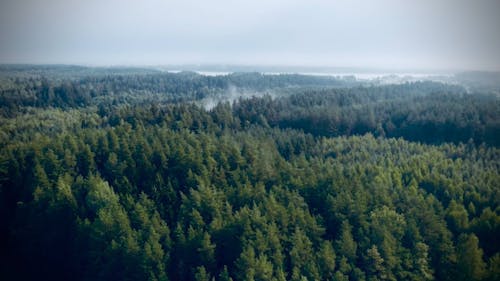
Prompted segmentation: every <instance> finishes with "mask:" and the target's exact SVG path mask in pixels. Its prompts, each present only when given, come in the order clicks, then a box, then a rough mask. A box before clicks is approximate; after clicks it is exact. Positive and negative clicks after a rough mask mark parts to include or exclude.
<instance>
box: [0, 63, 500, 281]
mask: <svg viewBox="0 0 500 281" xmlns="http://www.w3.org/2000/svg"><path fill="white" fill-rule="evenodd" d="M0 73H1V74H2V75H1V76H0V104H1V108H0V116H1V117H0V243H1V244H0V249H1V251H0V258H1V259H0V264H1V266H0V277H1V279H2V280H11V279H17V280H40V279H42V280H68V279H71V280H198V281H201V280H366V281H368V280H492V281H493V280H499V279H500V271H499V269H500V243H499V242H498V237H500V209H499V203H500V194H499V192H500V174H499V168H500V163H499V159H500V150H499V145H500V123H499V122H500V118H499V117H500V103H499V97H498V95H496V94H495V92H494V91H488V90H487V89H486V88H482V89H481V91H478V92H471V91H470V90H468V89H465V88H464V87H462V86H459V85H449V84H442V83H437V82H415V83H404V84H399V85H371V84H369V83H360V82H357V81H352V80H342V79H339V78H329V77H312V76H304V75H262V74H259V73H235V74H231V75H225V76H215V77H210V76H203V75H198V74H196V73H191V72H181V73H175V74H174V73H161V72H158V71H153V70H147V69H118V70H114V69H112V70H109V69H108V70H106V69H87V68H80V67H62V66H61V67H55V66H47V67H44V68H43V70H40V69H39V67H34V69H33V67H31V66H24V67H21V66H2V67H1V68H0ZM44 73H47V75H43V74H44ZM229 87H234V88H235V89H241V91H242V92H243V91H247V92H252V91H254V92H256V93H257V92H258V93H260V95H259V96H258V97H245V98H238V99H234V100H232V101H231V102H228V101H224V100H223V102H221V103H218V104H216V105H215V106H213V107H211V108H210V109H206V108H204V107H203V106H201V104H202V101H203V100H204V99H206V98H210V97H221V96H223V95H224V93H226V92H227V91H228V89H229Z"/></svg>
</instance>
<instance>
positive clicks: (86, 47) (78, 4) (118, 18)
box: [0, 0, 500, 70]
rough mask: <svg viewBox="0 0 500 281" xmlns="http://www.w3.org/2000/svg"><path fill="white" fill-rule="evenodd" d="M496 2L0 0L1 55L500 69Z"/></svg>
mask: <svg viewBox="0 0 500 281" xmlns="http://www.w3.org/2000/svg"><path fill="white" fill-rule="evenodd" d="M499 14H500V0H303V1H299V0H287V1H284V0H245V1H243V0H211V1H207V0H204V1H203V0H202V1H195V0H140V1H139V0H135V1H132V0H0V63H34V64H83V65H174V64H177V65H182V64H195V65H196V64H226V65H267V66H280V65H282V66H321V67H361V68H379V69H422V70H423V69H426V70H500V16H499Z"/></svg>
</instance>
